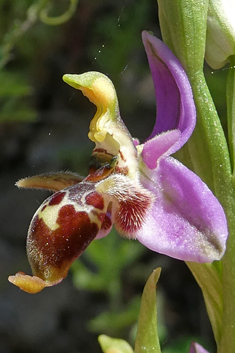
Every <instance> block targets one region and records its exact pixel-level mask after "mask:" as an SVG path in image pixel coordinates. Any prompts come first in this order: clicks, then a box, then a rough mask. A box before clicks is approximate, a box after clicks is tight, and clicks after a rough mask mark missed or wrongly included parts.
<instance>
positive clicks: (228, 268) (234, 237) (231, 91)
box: [218, 56, 235, 353]
mask: <svg viewBox="0 0 235 353" xmlns="http://www.w3.org/2000/svg"><path fill="white" fill-rule="evenodd" d="M234 65H235V56H234V57H232V58H231V61H230V70H229V74H228V79H227V120H228V132H229V146H230V154H231V160H232V164H233V166H234V156H235V153H234V148H235V70H234ZM224 209H225V212H226V215H227V220H228V226H229V238H228V241H227V251H226V253H225V256H224V257H223V259H222V264H223V292H224V298H223V300H224V312H223V322H222V338H221V342H220V345H219V347H218V352H219V353H224V352H226V353H230V352H231V353H233V352H235V186H234V173H233V176H232V180H231V186H230V189H229V190H228V192H227V203H226V204H225V205H224Z"/></svg>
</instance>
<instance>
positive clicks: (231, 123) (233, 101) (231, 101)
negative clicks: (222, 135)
mask: <svg viewBox="0 0 235 353" xmlns="http://www.w3.org/2000/svg"><path fill="white" fill-rule="evenodd" d="M226 96H227V120H228V140H229V149H230V155H231V163H232V168H233V179H234V178H235V175H234V165H235V163H234V158H235V56H233V57H231V60H230V69H229V72H228V78H227V92H226Z"/></svg>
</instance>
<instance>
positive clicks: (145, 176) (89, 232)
mask: <svg viewBox="0 0 235 353" xmlns="http://www.w3.org/2000/svg"><path fill="white" fill-rule="evenodd" d="M143 42H144V46H145V50H146V53H147V56H148V61H149V65H150V69H151V72H152V76H153V82H154V86H155V92H156V99H157V120H156V124H155V126H154V128H153V132H152V134H151V136H150V137H149V138H148V139H147V141H146V142H145V143H144V144H139V142H138V141H137V140H136V139H133V138H132V137H131V135H130V133H129V132H128V130H127V128H126V127H125V125H124V123H123V121H122V120H121V117H120V113H119V107H118V101H117V96H116V91H115V88H114V86H113V84H112V82H111V81H110V80H109V78H108V77H106V76H105V75H103V74H101V73H98V72H88V73H85V74H82V75H64V77H63V79H64V81H65V82H66V83H68V84H69V85H70V86H72V87H74V88H76V89H79V90H81V91H82V93H83V94H84V95H85V96H87V97H88V99H89V100H90V101H91V102H92V103H94V104H95V105H96V106H97V112H96V114H95V116H94V118H93V119H92V121H91V123H90V132H89V134H88V136H89V138H90V139H91V140H92V141H93V142H94V143H95V148H94V150H93V152H92V163H91V167H90V169H89V174H88V176H87V177H86V178H85V179H83V180H82V179H81V177H79V176H77V175H75V174H73V173H57V174H45V175H39V176H35V177H31V178H26V179H23V180H20V181H19V182H18V183H17V185H18V186H19V187H27V188H46V189H49V190H52V191H55V193H54V194H52V195H51V196H50V197H49V198H48V199H47V200H45V201H44V202H43V203H42V205H41V206H40V207H39V209H38V210H37V212H36V213H35V215H34V217H33V219H32V221H31V224H30V227H29V232H28V238H27V254H28V258H29V262H30V265H31V267H32V271H33V274H34V276H28V275H25V274H24V273H22V272H19V273H17V274H16V275H15V276H10V277H9V280H10V282H12V283H13V284H15V285H17V286H19V287H20V288H21V289H23V290H25V291H27V292H30V293H36V292H39V291H40V290H42V289H43V288H44V287H48V286H52V285H55V284H57V283H59V282H60V281H62V279H63V278H64V277H65V276H66V275H67V273H68V270H69V268H70V265H71V264H72V262H73V261H74V260H75V259H76V258H77V257H78V256H79V255H80V254H81V253H82V252H83V251H84V250H85V249H86V247H87V246H88V245H89V244H90V243H91V241H93V240H94V239H98V238H101V237H103V236H106V235H107V234H108V233H109V232H110V230H111V228H112V226H113V225H114V226H115V227H116V229H117V230H118V231H119V233H120V234H122V235H123V236H125V237H127V238H129V239H137V240H139V241H140V242H141V243H142V244H143V245H145V246H146V247H147V248H149V249H151V250H153V251H155V252H159V253H162V254H166V255H168V256H171V257H174V258H177V259H181V260H185V261H196V262H212V261H214V260H219V259H220V258H221V257H222V255H223V254H224V251H225V243H226V239H227V223H226V218H225V215H224V212H223V209H222V207H221V205H220V203H219V202H218V200H217V199H216V198H215V196H214V195H213V194H212V192H211V191H210V190H209V189H208V187H207V186H206V185H205V184H204V183H203V182H202V181H201V179H200V178H199V177H198V176H197V175H195V174H194V173H193V172H192V171H190V170H189V169H187V168H186V167H185V166H183V165H182V164H181V163H180V162H179V161H177V160H176V159H174V158H173V157H171V156H170V155H171V154H173V153H174V152H176V151H177V150H179V149H180V148H181V147H182V146H183V145H184V144H185V143H186V142H187V140H188V139H189V137H190V135H191V134H192V132H193V129H194V126H195V122H196V111H195V106H194V101H193V96H192V91H191V88H190V84H189V81H188V79H187V76H186V74H185V72H184V70H183V68H182V66H181V64H180V63H179V61H178V60H177V59H176V58H175V56H174V55H173V54H172V52H171V51H170V50H169V49H168V47H167V46H166V45H165V44H164V43H163V42H161V41H160V40H158V39H157V38H155V37H154V36H152V35H150V34H149V33H147V32H143Z"/></svg>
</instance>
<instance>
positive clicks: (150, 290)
mask: <svg viewBox="0 0 235 353" xmlns="http://www.w3.org/2000/svg"><path fill="white" fill-rule="evenodd" d="M160 272H161V269H160V268H157V269H156V270H154V271H153V273H152V274H151V275H150V277H149V279H148V281H147V283H146V285H145V287H144V292H143V296H142V300H141V306H140V316H139V322H138V329H137V336H136V342H135V353H146V352H153V353H160V352H161V348H160V344H159V339H158V330H157V306H156V283H157V281H158V279H159V276H160Z"/></svg>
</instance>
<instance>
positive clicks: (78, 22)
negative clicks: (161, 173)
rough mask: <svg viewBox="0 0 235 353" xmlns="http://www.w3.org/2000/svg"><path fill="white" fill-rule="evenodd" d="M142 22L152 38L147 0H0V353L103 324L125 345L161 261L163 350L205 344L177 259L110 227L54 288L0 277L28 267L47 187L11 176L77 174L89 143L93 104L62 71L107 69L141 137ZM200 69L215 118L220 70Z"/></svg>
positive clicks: (79, 347) (95, 348) (151, 117)
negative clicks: (29, 238) (31, 287)
mask: <svg viewBox="0 0 235 353" xmlns="http://www.w3.org/2000/svg"><path fill="white" fill-rule="evenodd" d="M61 15H62V16H61ZM55 18H56V19H55ZM64 20H65V21H64ZM63 21H64V23H62V22H63ZM55 23H56V25H51V24H55ZM144 29H147V30H151V31H153V32H154V34H155V35H156V36H158V37H160V29H159V24H158V10H157V3H156V1H154V0H138V1H134V0H124V1H120V0H118V1H117V0H112V1H108V0H95V1H94V0H93V1H92V0H83V1H82V0H81V1H80V2H79V3H78V4H77V2H76V1H72V2H71V4H70V3H69V1H68V0H54V1H48V0H43V1H29V0H20V1H18V0H13V1H4V0H0V82H1V84H0V107H1V109H0V168H1V173H0V207H1V212H0V286H1V287H0V352H1V353H38V352H44V353H53V352H56V353H65V352H66V353H70V352H71V353H75V352H77V353H91V352H101V349H100V347H99V345H98V342H97V336H98V335H99V334H101V333H103V334H107V335H110V336H113V337H119V338H123V339H126V340H128V341H129V343H130V344H132V346H133V345H134V337H135V332H136V324H137V320H138V312H139V304H140V297H141V293H142V290H143V287H144V284H145V282H146V280H147V278H148V276H149V275H150V273H151V271H152V270H153V269H154V268H156V267H159V266H160V267H162V268H163V271H162V275H161V278H160V282H159V286H158V307H159V309H158V314H159V319H158V322H159V332H160V338H161V344H162V348H163V352H164V353H173V352H174V353H178V352H181V353H182V352H183V353H184V352H187V351H188V347H189V343H190V341H191V340H192V339H194V340H198V341H200V342H202V343H203V344H205V345H206V346H207V347H209V348H210V349H211V351H213V347H214V342H213V339H212V333H211V328H210V324H209V322H208V319H207V315H206V312H205V307H204V303H203V300H202V296H201V293H200V289H199V288H198V287H197V285H196V283H195V281H194V279H193V277H192V276H191V274H190V272H189V270H188V269H187V267H186V265H185V264H184V263H183V262H180V261H176V260H173V259H170V258H167V257H165V256H162V255H159V254H155V253H153V252H151V251H150V250H147V249H145V248H144V247H143V246H142V245H141V244H139V243H137V242H135V241H128V240H125V239H123V238H121V237H120V236H119V235H117V234H116V232H115V231H112V233H111V234H110V235H109V236H108V237H106V238H105V239H101V240H98V241H94V242H93V243H92V244H91V245H90V246H89V248H88V249H87V250H86V251H85V253H84V254H83V255H82V256H81V257H80V259H78V260H77V261H76V262H75V263H74V265H73V266H72V270H71V271H70V273H69V275H68V277H67V278H66V279H65V280H64V281H63V282H62V283H61V284H60V285H58V286H56V287H52V288H49V289H45V290H44V291H43V292H42V293H39V294H37V295H29V294H27V293H24V292H22V291H20V290H19V289H18V288H16V287H14V286H12V285H11V284H10V283H8V281H7V277H8V275H11V274H15V273H16V272H17V271H19V270H21V271H24V272H26V273H29V274H30V273H31V271H30V267H29V265H28V262H27V258H26V252H25V242H26V234H27V228H28V225H29V222H30V220H31V218H32V216H33V214H34V212H35V211H36V209H37V208H38V207H39V205H40V203H41V202H42V201H43V200H44V199H45V198H46V197H47V196H48V193H47V192H45V191H30V190H25V191H24V190H18V189H17V188H16V187H15V186H14V183H15V182H16V181H17V180H18V179H19V178H23V177H26V176H29V175H36V174H40V173H46V172H51V171H61V170H70V171H74V172H78V173H80V174H82V175H86V173H87V167H88V163H89V156H90V154H91V151H92V149H93V144H92V143H91V142H90V141H89V140H88V138H87V133H88V126H89V123H90V120H91V118H92V117H93V115H94V112H95V107H94V106H92V105H91V103H90V102H89V101H88V100H87V99H86V98H84V97H83V96H82V94H81V93H80V92H78V91H75V90H74V89H72V88H71V87H69V86H67V85H66V84H65V83H63V81H62V79H61V77H62V75H63V74H65V73H83V72H86V71H101V72H103V73H104V74H106V75H108V76H109V77H110V78H111V80H112V81H113V82H114V84H115V87H116V90H117V93H118V97H119V104H120V110H121V116H122V118H123V120H124V121H125V123H126V125H127V127H128V129H129V130H130V132H131V134H132V135H133V136H136V137H138V138H139V139H140V141H141V142H143V141H144V140H145V139H146V138H147V137H148V135H149V134H150V132H151V129H152V127H153V125H154V122H155V115H156V114H155V111H156V107H155V96H154V91H153V84H152V81H151V76H150V72H149V68H148V64H147V58H146V54H145V52H144V48H143V45H142V41H141V32H142V30H144ZM206 77H207V79H208V82H209V83H210V85H211V89H212V90H213V96H214V97H215V99H216V102H217V108H218V111H219V113H220V114H221V116H222V117H223V118H224V117H225V110H224V101H225V93H224V85H225V78H226V70H220V71H219V72H212V71H211V70H210V69H208V68H206ZM224 126H225V124H224Z"/></svg>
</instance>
